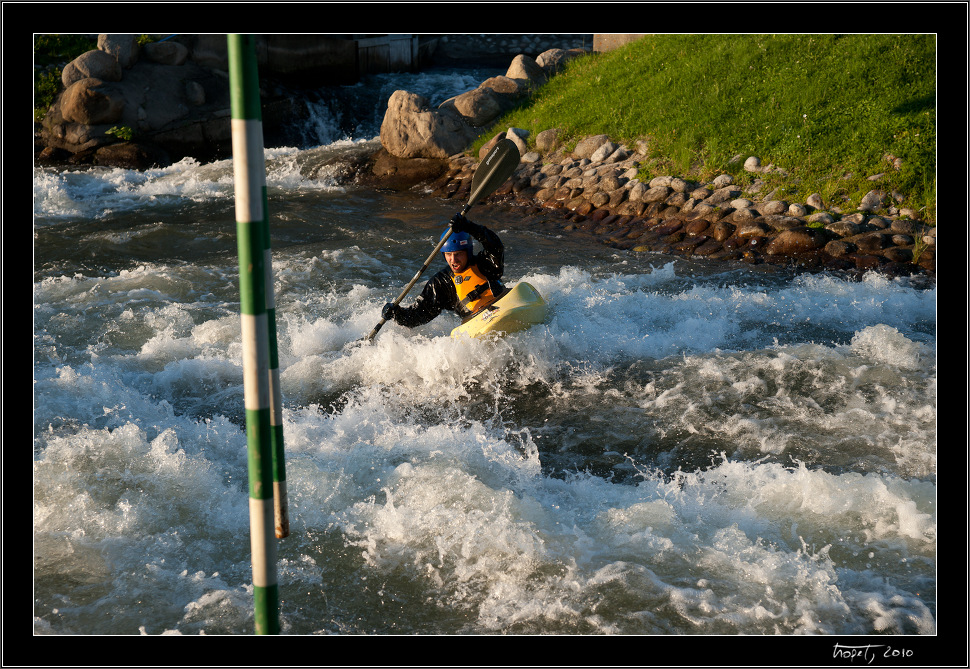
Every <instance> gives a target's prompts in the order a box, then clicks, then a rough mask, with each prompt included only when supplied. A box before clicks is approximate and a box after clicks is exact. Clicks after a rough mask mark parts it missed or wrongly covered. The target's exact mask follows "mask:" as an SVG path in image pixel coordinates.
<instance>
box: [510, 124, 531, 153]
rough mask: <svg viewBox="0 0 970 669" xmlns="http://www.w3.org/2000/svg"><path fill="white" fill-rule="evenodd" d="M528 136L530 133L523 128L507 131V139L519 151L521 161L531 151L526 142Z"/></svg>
mask: <svg viewBox="0 0 970 669" xmlns="http://www.w3.org/2000/svg"><path fill="white" fill-rule="evenodd" d="M528 136H529V131H528V130H523V129H522V128H509V129H508V130H506V131H505V138H506V139H508V140H509V141H511V142H512V143H513V144H515V148H516V149H518V151H519V157H520V159H521V157H522V156H524V155H525V154H526V153H528V151H529V147H528V145H527V144H526V142H525V140H526V138H527V137H528Z"/></svg>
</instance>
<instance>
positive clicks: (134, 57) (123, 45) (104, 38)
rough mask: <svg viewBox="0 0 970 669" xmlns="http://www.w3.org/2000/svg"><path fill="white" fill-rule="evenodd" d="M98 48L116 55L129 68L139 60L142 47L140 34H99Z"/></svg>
mask: <svg viewBox="0 0 970 669" xmlns="http://www.w3.org/2000/svg"><path fill="white" fill-rule="evenodd" d="M98 49H99V50H101V51H104V52H105V53H107V54H111V55H112V56H114V57H115V59H116V60H117V61H118V64H119V65H120V66H121V67H122V68H123V69H126V70H127V69H128V68H130V67H132V66H133V65H134V64H135V63H136V62H137V61H138V54H139V51H140V49H141V47H139V46H138V35H98Z"/></svg>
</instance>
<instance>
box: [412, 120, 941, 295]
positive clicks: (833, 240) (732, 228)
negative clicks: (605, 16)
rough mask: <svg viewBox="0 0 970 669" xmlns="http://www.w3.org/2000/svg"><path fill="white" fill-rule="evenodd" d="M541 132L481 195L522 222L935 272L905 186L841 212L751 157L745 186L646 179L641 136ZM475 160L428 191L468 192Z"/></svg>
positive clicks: (743, 253)
mask: <svg viewBox="0 0 970 669" xmlns="http://www.w3.org/2000/svg"><path fill="white" fill-rule="evenodd" d="M526 136H527V133H526V132H525V131H523V130H520V129H516V128H509V129H508V130H506V131H502V132H499V133H496V134H495V136H494V137H493V138H492V140H491V141H490V142H489V144H486V145H485V146H484V147H483V148H482V154H483V155H484V153H485V152H486V151H487V150H488V149H489V148H490V146H491V145H492V144H494V142H496V141H498V140H499V139H503V138H509V139H511V140H513V141H515V142H516V143H517V144H519V145H520V146H524V140H525V138H526ZM534 143H535V145H536V147H537V148H538V149H539V150H536V151H525V152H520V153H521V156H522V157H521V162H520V164H519V166H518V168H517V169H516V171H515V173H514V174H513V175H512V177H511V178H510V179H509V180H508V181H507V182H506V184H505V185H503V186H502V187H501V188H500V189H499V190H498V191H497V192H496V193H495V194H493V195H492V196H490V198H488V199H487V200H486V202H491V203H495V204H502V205H506V206H511V207H516V208H518V209H519V211H521V214H522V220H523V225H524V226H530V225H534V226H537V227H539V228H543V229H546V230H548V231H552V232H557V233H558V232H561V233H569V234H574V235H583V236H586V237H588V238H589V239H590V241H591V242H593V243H597V244H605V245H608V246H611V247H614V248H617V249H626V250H629V251H632V252H634V253H643V254H651V253H665V254H675V255H681V256H686V257H695V258H706V259H711V260H735V261H744V262H749V263H754V264H759V263H771V264H775V265H785V266H792V267H797V268H803V269H822V270H846V271H850V272H852V271H861V272H864V271H869V270H876V271H880V272H883V273H886V274H889V275H895V276H908V275H915V274H928V275H933V276H935V273H936V227H935V226H931V225H928V224H926V223H925V222H923V221H920V220H919V219H918V214H917V212H914V211H912V210H909V209H907V208H906V207H904V206H901V205H900V203H898V202H897V201H896V198H899V197H901V196H900V195H899V194H892V193H887V192H884V191H881V190H879V189H874V190H872V191H871V192H870V193H869V194H868V195H867V196H866V197H865V198H864V200H863V203H862V207H861V208H860V210H858V211H853V212H846V213H843V212H840V211H838V209H837V208H835V207H828V206H827V205H826V203H825V202H823V201H822V199H821V197H820V196H819V195H818V194H813V195H812V196H810V197H809V198H807V199H808V202H792V201H788V200H785V199H780V198H777V197H776V195H775V193H776V192H777V189H772V190H770V191H769V190H768V189H767V188H766V187H765V185H764V184H765V182H764V181H762V180H760V179H758V178H757V175H758V174H760V173H763V171H765V170H768V169H771V170H776V169H778V168H775V167H774V166H769V167H763V166H761V164H760V161H759V160H758V159H757V158H756V157H749V158H748V159H746V160H745V161H744V170H746V171H748V172H751V173H752V175H753V176H754V177H755V178H753V179H752V180H750V183H749V184H748V185H745V186H742V185H740V184H739V183H736V180H735V177H734V176H732V175H730V174H721V175H718V176H716V177H714V178H712V179H710V180H703V181H698V180H691V179H686V178H681V177H679V176H674V175H669V176H657V177H654V178H652V179H650V180H649V181H643V180H641V179H640V178H639V174H640V168H641V165H642V164H643V162H644V161H645V160H646V154H645V147H643V146H642V145H639V146H637V147H632V148H631V147H627V146H624V145H622V144H617V143H615V142H613V141H612V140H611V139H610V138H609V137H608V136H607V135H596V136H592V137H587V138H584V139H582V140H581V141H579V142H578V143H577V144H576V145H575V147H574V148H573V149H572V150H569V149H567V148H566V147H564V146H562V145H561V144H560V143H559V141H558V132H557V131H556V130H555V129H549V130H546V131H543V132H542V133H539V135H538V136H537V137H536V138H535V142H534ZM480 158H481V156H479V159H480ZM477 166H478V161H477V160H476V159H475V158H473V157H456V158H454V159H453V160H451V161H450V163H449V167H448V169H447V171H446V172H445V173H444V174H442V175H441V176H440V177H439V178H438V179H437V180H436V181H435V182H433V183H431V184H430V186H429V188H430V191H431V193H432V194H433V195H435V196H438V197H444V198H455V199H459V200H463V199H465V198H467V196H468V192H469V190H470V185H471V178H472V175H473V174H474V172H475V169H476V167H477Z"/></svg>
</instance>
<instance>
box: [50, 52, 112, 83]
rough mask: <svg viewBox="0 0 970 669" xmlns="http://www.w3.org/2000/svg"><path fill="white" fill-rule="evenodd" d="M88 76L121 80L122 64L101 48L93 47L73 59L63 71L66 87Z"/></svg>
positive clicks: (103, 79) (62, 81)
mask: <svg viewBox="0 0 970 669" xmlns="http://www.w3.org/2000/svg"><path fill="white" fill-rule="evenodd" d="M88 78H91V79H100V80H101V81H121V65H119V64H118V59H117V58H115V57H114V56H112V55H111V54H109V53H105V52H104V51H101V50H100V49H92V50H91V51H87V52H85V53H82V54H81V55H80V56H78V57H77V58H75V59H74V60H72V61H71V62H70V63H68V64H67V65H66V66H65V67H64V70H63V71H62V72H61V83H62V84H63V85H64V88H69V87H70V86H71V84H74V83H76V82H78V81H80V80H81V79H88Z"/></svg>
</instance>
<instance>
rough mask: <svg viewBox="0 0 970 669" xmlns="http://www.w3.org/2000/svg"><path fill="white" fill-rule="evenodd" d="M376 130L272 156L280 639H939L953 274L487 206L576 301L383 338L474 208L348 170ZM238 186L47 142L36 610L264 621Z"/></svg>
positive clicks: (517, 267)
mask: <svg viewBox="0 0 970 669" xmlns="http://www.w3.org/2000/svg"><path fill="white" fill-rule="evenodd" d="M369 141H373V140H369ZM364 144H366V142H363V143H362V142H360V141H355V140H351V139H331V140H327V141H325V142H322V143H321V144H320V145H319V146H311V147H303V148H300V149H296V148H293V149H287V148H283V149H272V150H268V151H267V175H268V183H269V205H270V212H271V219H272V229H273V232H272V235H273V249H274V253H273V263H274V271H275V277H276V284H275V293H276V300H277V319H278V326H279V335H278V342H279V347H280V366H281V376H282V387H283V395H284V402H285V408H284V420H285V425H284V428H285V445H286V451H287V461H286V467H287V484H288V487H289V501H290V519H291V520H290V522H291V535H290V536H289V537H288V538H286V539H284V540H281V541H280V542H279V561H278V571H279V580H280V596H281V624H282V630H283V632H284V633H286V634H334V633H340V634H414V633H417V634H459V633H460V634H493V633H501V634H530V633H542V634H597V635H599V634H656V635H709V634H717V635H762V634H768V635H935V634H936V628H937V622H936V619H937V611H936V601H937V593H936V583H937V579H936V564H937V561H936V545H937V505H936V498H937V484H936V463H937V458H936V442H937V434H936V420H937V413H936V290H935V288H927V287H925V286H916V285H912V284H910V283H909V282H908V281H907V280H905V279H889V278H885V277H881V276H878V275H869V276H867V277H865V278H864V279H863V280H861V281H860V280H848V279H845V278H842V277H839V276H837V275H832V274H821V275H808V274H805V275H789V274H786V273H784V272H779V271H767V270H759V269H758V268H756V267H750V266H744V267H742V268H738V267H734V266H725V265H717V266H714V265H707V264H692V263H689V262H685V261H682V260H672V259H670V258H666V257H662V256H646V257H644V256H639V255H637V256H634V255H632V254H629V253H626V252H617V251H614V250H611V249H606V248H602V249H600V248H592V249H591V248H589V247H588V246H586V245H584V244H579V243H577V242H576V241H574V240H570V239H569V238H568V237H556V236H553V235H548V234H540V233H535V232H530V231H528V230H526V229H524V228H522V227H521V226H516V224H515V223H516V222H515V220H514V219H513V218H512V216H514V214H511V213H508V212H504V211H501V210H498V209H497V208H492V207H488V206H482V207H479V208H476V209H473V210H472V212H471V213H470V214H469V216H470V218H472V219H473V220H475V221H477V222H480V223H485V224H486V225H489V226H490V227H492V228H493V229H494V230H496V231H497V232H499V234H500V235H501V236H502V239H503V240H504V242H505V243H506V247H507V268H506V279H507V280H508V281H509V282H514V281H518V280H527V281H529V282H530V283H532V284H533V285H534V286H535V287H536V288H537V289H538V290H539V291H540V292H541V293H542V294H543V295H544V296H545V297H546V299H547V300H548V301H549V303H550V306H551V315H550V317H549V319H548V322H547V323H545V324H543V325H540V326H536V327H534V328H532V329H531V330H528V331H525V332H521V333H516V334H513V335H509V336H506V337H505V338H501V339H490V340H484V341H478V340H467V339H461V340H459V339H452V338H451V337H450V336H449V333H450V330H451V328H452V327H453V326H454V325H456V319H455V318H453V317H451V316H450V315H443V316H441V317H440V318H438V319H437V320H436V321H434V322H432V323H431V324H429V325H427V326H424V327H421V328H417V329H415V330H405V329H403V328H401V327H398V326H396V325H394V324H393V323H391V324H388V325H385V326H384V328H383V329H382V330H381V332H380V333H379V335H378V336H377V338H376V339H375V341H374V342H373V343H371V344H362V343H361V341H360V340H361V338H362V337H364V336H365V335H366V334H367V333H368V332H369V331H370V330H371V328H373V326H374V325H375V324H376V323H377V322H378V321H379V320H380V311H381V307H382V306H383V304H384V303H385V302H388V301H390V300H391V299H393V298H394V297H395V296H396V295H397V293H398V292H399V291H400V290H401V288H402V287H403V285H404V284H406V283H407V281H408V280H409V279H410V278H411V277H412V276H413V274H414V273H415V271H416V270H417V269H418V268H419V267H420V265H421V263H422V261H423V260H424V259H425V258H426V257H427V255H428V254H429V253H430V251H431V249H432V248H433V244H434V242H435V241H436V240H437V236H438V234H440V232H441V231H442V229H443V221H445V220H446V219H448V218H449V217H450V216H451V215H453V214H454V213H455V212H456V211H457V207H458V204H456V203H455V202H444V201H440V200H436V199H432V198H428V197H422V196H420V194H391V193H377V192H373V191H365V190H360V189H356V188H354V187H353V186H352V185H348V184H346V183H341V182H339V181H337V180H335V179H333V178H330V177H329V176H328V174H327V169H328V168H327V167H326V165H328V164H330V161H329V158H330V157H331V156H332V155H333V154H334V153H335V152H342V151H353V150H360V149H361V148H362V145H364ZM233 207H234V205H233V185H232V164H231V161H223V162H218V163H213V164H205V165H203V164H198V163H195V162H194V161H191V160H185V161H182V162H181V163H179V164H177V165H175V166H173V167H170V168H166V169H157V170H149V171H146V172H131V171H127V170H121V169H83V170H53V169H39V168H35V171H34V214H35V220H34V284H33V300H34V391H33V392H34V396H33V401H34V431H33V453H34V457H33V480H34V536H33V544H34V545H33V549H34V612H33V613H34V630H35V632H36V633H49V634H59V635H64V634H86V635H90V634H139V633H145V634H151V635H157V634H164V633H181V634H192V635H194V634H203V633H204V634H220V633H233V634H235V633H239V634H250V633H252V628H253V613H252V608H253V591H252V570H251V563H250V546H249V539H248V532H249V515H248V496H247V476H248V474H247V461H246V436H245V426H244V424H243V392H242V368H241V355H240V354H241V341H240V323H239V296H238V281H237V278H238V265H237V262H238V258H237V255H236V236H235V217H234V208H233ZM436 268H437V265H436V266H435V267H434V268H433V269H432V270H429V273H428V276H430V273H431V272H433V271H435V269H436ZM419 288H420V286H418V287H417V288H415V290H414V294H416V293H417V291H418V290H419ZM881 642H882V643H886V641H885V639H882V641H881Z"/></svg>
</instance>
